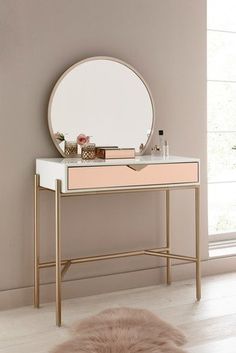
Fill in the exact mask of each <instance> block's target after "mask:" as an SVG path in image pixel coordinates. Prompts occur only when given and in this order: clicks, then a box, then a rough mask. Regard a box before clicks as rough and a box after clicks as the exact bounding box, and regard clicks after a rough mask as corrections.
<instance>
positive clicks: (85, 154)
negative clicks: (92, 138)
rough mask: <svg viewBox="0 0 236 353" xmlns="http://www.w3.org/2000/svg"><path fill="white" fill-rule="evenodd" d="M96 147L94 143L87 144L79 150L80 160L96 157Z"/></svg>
mask: <svg viewBox="0 0 236 353" xmlns="http://www.w3.org/2000/svg"><path fill="white" fill-rule="evenodd" d="M95 152H96V145H95V143H89V144H87V145H85V146H83V147H82V148H81V158H82V159H94V158H95V157H96V153H95Z"/></svg>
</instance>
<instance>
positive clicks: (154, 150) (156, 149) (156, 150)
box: [151, 145, 160, 156]
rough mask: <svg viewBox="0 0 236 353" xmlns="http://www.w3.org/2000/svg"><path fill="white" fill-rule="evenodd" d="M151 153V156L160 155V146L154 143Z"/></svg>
mask: <svg viewBox="0 0 236 353" xmlns="http://www.w3.org/2000/svg"><path fill="white" fill-rule="evenodd" d="M151 155H152V156H160V148H159V146H157V145H155V146H153V147H152V149H151Z"/></svg>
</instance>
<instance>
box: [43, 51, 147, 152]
mask: <svg viewBox="0 0 236 353" xmlns="http://www.w3.org/2000/svg"><path fill="white" fill-rule="evenodd" d="M48 119H49V128H50V133H51V136H52V138H53V141H54V143H55V145H56V147H57V148H58V150H59V151H60V153H61V154H62V155H63V156H67V153H66V146H68V143H67V142H71V143H72V144H69V145H70V148H71V149H73V148H76V146H74V147H73V142H74V143H76V141H77V137H78V136H79V135H82V136H83V135H85V138H86V137H87V136H89V140H90V142H93V143H95V144H96V146H118V147H119V148H134V149H135V151H136V153H137V154H139V153H141V154H142V153H143V152H144V151H145V149H146V146H147V142H148V140H149V139H150V136H151V133H152V129H153V124H154V106H153V101H152V98H151V94H150V91H149V89H148V87H147V85H146V83H145V82H144V80H143V79H142V78H141V76H140V75H139V74H138V73H137V72H136V71H135V70H134V69H133V68H131V67H130V66H128V65H127V64H125V63H123V62H121V61H119V60H116V59H113V58H106V57H94V58H90V59H86V60H84V61H81V62H79V63H77V64H75V65H74V66H72V67H71V68H69V69H68V70H67V71H66V72H65V73H64V74H63V75H62V77H61V78H60V79H59V81H58V82H57V84H56V86H55V87H54V89H53V92H52V94H51V97H50V103H49V115H48ZM80 137H81V136H80ZM78 153H80V151H79V150H78Z"/></svg>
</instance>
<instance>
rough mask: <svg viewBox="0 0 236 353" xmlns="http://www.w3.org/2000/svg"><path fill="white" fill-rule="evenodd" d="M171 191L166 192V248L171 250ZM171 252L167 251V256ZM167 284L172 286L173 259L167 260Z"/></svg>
mask: <svg viewBox="0 0 236 353" xmlns="http://www.w3.org/2000/svg"><path fill="white" fill-rule="evenodd" d="M170 246H171V245H170V190H166V247H167V248H169V249H170ZM169 253H170V250H168V251H167V254H169ZM166 283H167V284H171V258H169V257H168V258H167V259H166Z"/></svg>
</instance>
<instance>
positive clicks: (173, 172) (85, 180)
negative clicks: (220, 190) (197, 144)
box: [68, 162, 199, 190]
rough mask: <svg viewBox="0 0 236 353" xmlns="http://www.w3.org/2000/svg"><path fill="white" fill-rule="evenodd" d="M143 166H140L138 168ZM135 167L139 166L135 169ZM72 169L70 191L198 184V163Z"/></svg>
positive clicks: (70, 168)
mask: <svg viewBox="0 0 236 353" xmlns="http://www.w3.org/2000/svg"><path fill="white" fill-rule="evenodd" d="M138 166H139V165H137V167H138ZM131 167H132V166H131ZM134 167H135V166H134ZM142 167H143V169H141V170H137V171H136V170H133V169H132V168H129V167H128V166H117V165H115V166H104V167H93V168H91V167H69V168H68V189H69V190H74V189H90V188H107V187H122V186H124V187H125V186H141V185H159V184H160V185H162V184H178V183H197V182H198V181H199V180H198V163H196V162H193V163H170V164H168V163H167V164H159V165H156V164H155V165H154V164H152V165H147V166H142Z"/></svg>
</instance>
